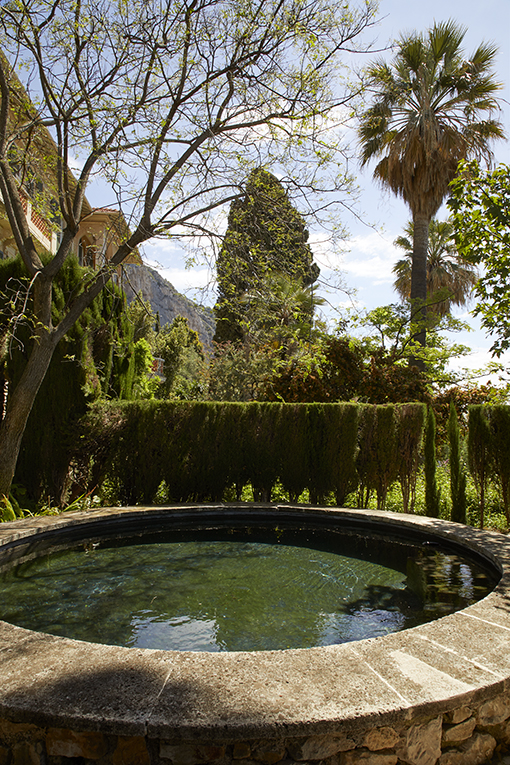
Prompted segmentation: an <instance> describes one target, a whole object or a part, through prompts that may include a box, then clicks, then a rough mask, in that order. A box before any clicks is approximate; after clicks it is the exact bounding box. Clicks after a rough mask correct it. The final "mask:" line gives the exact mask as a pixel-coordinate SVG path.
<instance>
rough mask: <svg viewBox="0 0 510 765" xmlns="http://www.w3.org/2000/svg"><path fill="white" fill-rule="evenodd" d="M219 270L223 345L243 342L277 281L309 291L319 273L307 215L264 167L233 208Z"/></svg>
mask: <svg viewBox="0 0 510 765" xmlns="http://www.w3.org/2000/svg"><path fill="white" fill-rule="evenodd" d="M216 269H217V280H218V301H217V303H216V305H215V307H214V312H215V315H216V320H217V328H216V334H215V337H214V339H215V341H216V342H220V343H221V342H226V341H239V340H242V339H243V337H244V336H245V334H246V326H243V325H246V323H247V321H249V313H250V311H251V309H252V308H253V298H254V296H255V295H257V294H259V295H262V294H264V293H265V292H267V288H268V287H269V285H270V283H271V280H273V281H274V279H275V277H276V279H277V280H278V276H280V277H283V278H285V277H289V278H290V279H291V280H294V281H295V282H296V283H297V285H298V286H301V287H307V286H308V285H310V284H313V282H314V281H315V280H316V279H317V277H318V275H319V267H318V266H317V265H316V264H315V263H314V262H313V254H312V251H311V249H310V245H309V244H308V231H307V229H306V227H305V221H304V219H303V217H302V216H301V215H300V213H299V212H298V210H296V208H295V207H294V206H293V205H292V203H291V201H290V199H289V197H288V195H287V193H286V191H285V189H284V187H283V185H282V183H281V182H280V181H279V180H278V179H277V178H276V177H275V176H274V175H272V174H271V173H269V172H268V171H267V170H264V169H263V168H256V169H255V170H253V171H252V172H251V173H250V175H249V177H248V179H247V181H246V187H245V193H244V195H243V197H242V198H239V199H236V200H234V201H233V202H232V204H231V206H230V212H229V216H228V228H227V231H226V234H225V238H224V240H223V245H222V248H221V250H220V253H219V255H218V260H217V264H216ZM245 296H248V299H245ZM250 296H251V299H250ZM267 297H268V296H267V295H264V298H267Z"/></svg>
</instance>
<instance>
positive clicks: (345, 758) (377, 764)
mask: <svg viewBox="0 0 510 765" xmlns="http://www.w3.org/2000/svg"><path fill="white" fill-rule="evenodd" d="M397 762H398V757H397V755H396V754H395V753H394V752H369V751H367V750H366V749H365V750H363V749H356V750H354V751H352V752H345V753H344V754H343V755H342V756H341V759H340V763H339V765H358V763H362V765H397Z"/></svg>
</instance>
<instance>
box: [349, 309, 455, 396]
mask: <svg viewBox="0 0 510 765" xmlns="http://www.w3.org/2000/svg"><path fill="white" fill-rule="evenodd" d="M431 304H432V301H431ZM352 324H353V326H354V327H362V328H363V330H364V331H367V334H364V335H363V336H362V338H361V340H360V343H361V348H362V349H363V352H364V353H365V354H367V355H369V356H370V357H371V359H372V360H373V361H372V377H373V379H372V380H370V377H368V379H367V385H368V386H369V387H368V390H367V393H366V394H365V398H366V400H368V401H371V402H372V403H383V400H381V395H380V394H378V390H379V389H380V390H381V393H385V395H386V396H387V398H386V400H387V401H395V402H398V401H413V400H414V401H426V400H428V395H427V394H426V388H427V383H428V384H429V386H430V385H432V384H441V385H444V384H446V383H449V382H450V383H451V382H452V381H453V379H452V373H451V371H450V370H449V369H448V364H449V362H450V359H451V358H452V356H462V355H465V354H466V353H468V352H469V350H470V349H469V348H468V347H466V346H464V345H460V344H458V343H451V342H449V341H448V340H447V339H446V337H445V336H444V333H446V332H459V331H462V330H466V329H469V327H468V325H467V324H465V323H464V322H461V321H459V320H458V319H455V318H453V317H452V316H450V315H449V314H445V315H443V316H441V317H438V316H437V315H435V314H433V313H431V314H430V316H429V318H428V320H427V323H426V327H427V340H426V344H425V346H423V347H422V346H420V345H419V344H418V343H417V342H416V341H415V334H416V327H415V322H414V320H413V315H412V312H411V309H410V306H409V304H405V305H399V304H392V305H385V306H379V307H377V308H374V309H373V310H371V311H368V312H367V313H366V314H365V315H361V316H360V317H358V318H356V319H355V320H354V321H353V322H352ZM417 359H418V360H420V361H421V362H423V363H422V366H423V374H421V375H419V374H417V370H413V372H403V371H402V368H406V367H407V366H408V364H409V362H412V361H413V360H414V361H416V360H417ZM385 378H387V379H388V382H386V379H385ZM420 382H421V384H420ZM392 388H393V389H394V390H395V392H394V393H393V394H392V393H391V390H392ZM374 394H375V397H377V400H374V398H373V396H374ZM371 396H372V397H371Z"/></svg>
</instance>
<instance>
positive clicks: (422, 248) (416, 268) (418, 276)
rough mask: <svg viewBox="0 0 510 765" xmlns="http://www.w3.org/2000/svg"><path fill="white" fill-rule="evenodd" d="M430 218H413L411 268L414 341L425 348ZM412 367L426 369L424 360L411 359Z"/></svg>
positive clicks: (419, 216) (425, 216)
mask: <svg viewBox="0 0 510 765" xmlns="http://www.w3.org/2000/svg"><path fill="white" fill-rule="evenodd" d="M429 226H430V217H429V216H427V215H414V217H413V228H414V235H413V263H412V267H411V321H412V324H414V325H415V328H416V330H415V332H414V334H413V339H414V340H415V341H416V342H417V343H419V344H420V345H421V346H423V347H425V344H426V342H427V329H426V324H427V305H426V303H427V251H428V243H429ZM410 364H411V366H417V367H419V368H420V369H424V368H425V364H424V362H423V360H422V359H416V358H411V359H410Z"/></svg>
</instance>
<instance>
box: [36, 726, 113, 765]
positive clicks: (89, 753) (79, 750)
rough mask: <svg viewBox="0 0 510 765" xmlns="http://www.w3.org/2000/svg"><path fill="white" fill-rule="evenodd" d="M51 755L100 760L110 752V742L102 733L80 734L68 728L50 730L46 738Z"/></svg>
mask: <svg viewBox="0 0 510 765" xmlns="http://www.w3.org/2000/svg"><path fill="white" fill-rule="evenodd" d="M46 749H47V752H48V754H49V755H52V756H54V757H55V756H60V757H84V758H85V759H88V760H99V758H100V757H104V755H105V754H106V753H107V751H108V742H107V740H106V738H105V737H104V736H103V734H102V733H78V732H76V731H74V730H67V729H66V728H50V729H49V730H48V734H47V736H46Z"/></svg>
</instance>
